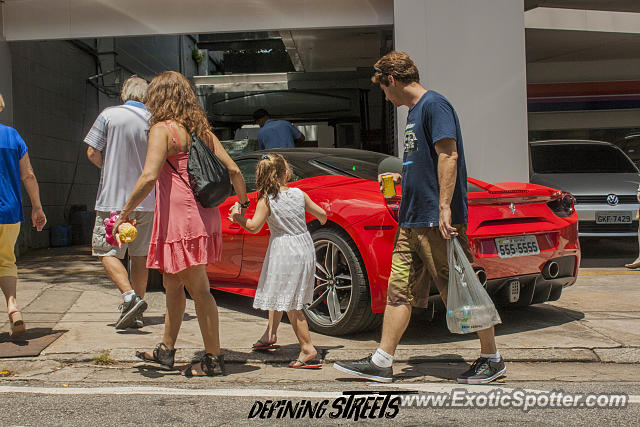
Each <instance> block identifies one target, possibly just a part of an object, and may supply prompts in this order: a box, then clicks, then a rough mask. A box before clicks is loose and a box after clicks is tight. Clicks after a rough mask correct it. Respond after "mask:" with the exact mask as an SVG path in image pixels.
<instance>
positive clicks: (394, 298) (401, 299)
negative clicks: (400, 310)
mask: <svg viewBox="0 0 640 427" xmlns="http://www.w3.org/2000/svg"><path fill="white" fill-rule="evenodd" d="M454 227H455V229H456V230H457V232H458V237H457V238H458V241H459V242H460V245H461V246H462V249H463V250H464V252H465V254H466V255H467V258H469V261H470V262H473V255H472V254H471V249H470V248H469V240H468V239H467V226H466V225H465V224H461V225H454ZM432 281H433V282H434V283H435V284H436V287H437V288H438V292H439V293H440V296H441V297H442V301H443V302H444V303H445V305H446V303H447V285H448V282H449V260H448V257H447V241H446V240H445V239H444V238H443V237H442V234H440V229H439V228H438V227H422V228H403V227H399V228H398V231H397V233H396V240H395V244H394V248H393V256H392V259H391V274H390V275H389V286H388V288H387V304H388V305H391V306H399V305H406V304H410V305H412V306H414V307H422V308H427V305H428V303H429V294H430V290H431V282H432Z"/></svg>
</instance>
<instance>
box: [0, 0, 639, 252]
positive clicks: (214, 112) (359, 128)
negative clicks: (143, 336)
mask: <svg viewBox="0 0 640 427" xmlns="http://www.w3.org/2000/svg"><path fill="white" fill-rule="evenodd" d="M8 3H10V4H15V3H17V2H14V1H12V0H9V2H8ZM378 3H382V2H378ZM594 3H595V2H589V1H584V0H583V1H580V0H575V1H563V0H548V1H544V0H531V1H529V0H526V1H524V3H523V5H524V9H523V15H524V26H525V29H524V35H525V46H524V47H523V48H524V51H525V55H526V86H527V87H526V89H527V99H526V103H527V108H528V114H527V118H528V120H527V124H528V130H527V132H528V138H529V140H538V139H550V138H579V139H597V140H603V141H608V142H613V143H615V144H618V145H620V146H625V144H626V146H629V147H632V148H631V149H634V148H633V147H635V145H636V144H637V145H639V146H640V114H638V110H640V84H639V83H638V74H637V70H638V69H640V31H638V29H637V28H640V27H636V28H635V30H634V29H633V28H631V29H629V28H628V27H625V26H623V25H622V24H619V25H618V26H617V27H616V26H615V25H614V26H613V27H611V28H609V27H607V28H595V30H594V29H593V28H582V27H579V26H576V27H570V26H569V28H565V27H562V28H549V27H548V26H546V25H544V24H543V23H544V22H546V21H544V20H543V19H542V18H541V16H543V14H544V13H560V11H562V12H563V13H564V12H565V11H568V12H567V13H572V11H573V12H576V11H577V12H580V13H582V12H584V13H593V14H599V13H613V14H621V15H620V18H621V19H620V20H618V22H622V21H624V20H623V19H622V18H625V19H631V20H632V22H637V19H638V18H637V16H638V14H639V13H640V7H639V6H638V4H637V2H634V1H625V0H620V1H607V2H598V3H599V5H594ZM5 6H6V5H5ZM6 16H7V14H6V13H5V22H6ZM554 16H556V15H554ZM594 16H596V17H597V16H599V15H594ZM617 16H618V15H616V17H617ZM633 19H635V21H633ZM541 23H542V24H541ZM6 25H7V24H5V26H6ZM397 30H398V29H397V28H395V27H394V25H390V24H382V25H368V26H367V25H358V26H353V27H350V26H342V27H332V28H296V29H287V28H284V27H283V28H282V29H279V30H259V31H258V30H252V31H230V32H217V31H212V32H195V33H180V34H176V33H173V34H162V35H159V34H154V35H144V36H133V35H122V36H109V37H79V38H61V37H51V38H48V39H29V38H28V37H23V38H22V39H21V38H20V37H16V38H13V39H12V38H11V37H7V40H9V41H6V42H5V41H3V42H1V43H0V59H2V61H3V62H4V63H8V64H10V72H9V76H8V77H7V75H6V74H3V76H2V78H1V79H0V91H1V92H2V93H3V94H4V95H5V99H10V100H11V102H9V103H8V106H7V109H6V110H5V111H4V112H3V113H0V119H1V120H2V122H3V123H6V124H9V125H11V126H13V127H16V128H17V129H19V131H20V133H21V134H22V136H23V137H24V139H25V141H27V144H28V145H29V147H30V153H31V159H32V163H33V165H34V169H35V171H36V174H37V176H38V180H39V182H40V185H41V191H42V193H43V199H44V204H45V210H46V211H47V215H48V217H49V223H50V225H49V226H48V229H51V228H52V227H54V226H68V225H71V224H72V223H74V224H76V225H77V224H78V223H81V224H82V226H84V225H86V224H84V223H85V222H90V219H89V218H88V217H87V216H88V214H82V212H87V213H88V212H91V211H92V208H93V203H94V201H95V193H96V189H97V184H98V181H99V170H97V169H96V168H94V167H93V165H91V164H90V163H89V162H88V161H87V159H86V157H85V156H84V151H85V150H84V145H83V143H82V140H83V138H84V135H85V134H86V132H87V131H88V129H89V127H90V126H91V124H92V123H93V120H94V119H95V117H97V114H98V113H99V111H101V110H102V109H104V108H106V107H108V106H110V105H116V104H118V103H119V102H120V100H119V90H120V85H121V83H122V82H123V80H124V79H126V77H128V76H129V75H132V74H137V75H140V76H142V77H144V78H146V79H151V78H152V77H153V76H154V75H155V74H157V73H159V72H161V71H164V70H175V71H179V72H181V73H183V74H185V75H186V76H187V77H188V78H190V79H191V80H192V81H193V82H194V86H195V88H196V92H197V94H198V96H199V99H200V102H201V104H202V106H203V107H204V108H205V110H206V112H207V114H208V117H209V119H210V121H211V123H212V125H213V127H214V129H215V132H216V134H217V135H218V136H219V138H220V139H221V140H222V141H224V143H225V146H226V147H227V148H228V149H229V150H230V151H234V150H236V151H242V150H248V149H253V148H255V140H256V134H257V127H256V126H255V124H254V123H253V120H252V117H251V115H252V112H253V111H254V110H255V109H257V108H265V109H267V110H268V111H270V113H271V115H272V116H274V117H275V118H279V119H286V120H289V121H291V122H292V123H294V125H296V126H297V127H298V128H299V129H300V130H301V131H302V132H303V133H304V134H305V136H306V141H305V142H304V143H303V144H304V145H305V146H311V147H348V148H358V149H365V150H372V151H377V152H382V153H388V154H399V153H398V146H397V143H396V140H397V138H396V134H397V129H398V127H399V125H398V124H397V112H396V110H395V109H394V108H393V107H392V106H391V105H390V104H389V103H388V102H385V100H384V95H383V94H382V92H381V91H380V90H379V88H378V87H376V86H375V85H373V84H372V83H371V82H370V76H371V74H372V69H371V66H372V64H373V63H374V62H375V60H376V59H377V58H378V57H379V56H381V55H382V54H384V53H386V52H388V51H390V50H391V49H394V48H397V47H398V46H397V34H396V33H397ZM472 66H473V64H471V65H470V67H472ZM427 77H429V76H427ZM436 89H437V88H436ZM445 94H446V93H445ZM477 108H479V109H481V108H482V104H481V103H480V105H479V106H478V107H477ZM498 125H499V124H498ZM463 132H464V128H463ZM467 138H468V140H469V141H473V140H474V135H471V134H470V135H468V136H467V133H466V132H465V141H467ZM470 144H471V142H470ZM514 144H526V141H519V142H514ZM627 152H628V150H627ZM638 152H639V153H640V149H638ZM478 178H483V177H482V176H478ZM25 203H28V201H25ZM25 210H26V211H25V214H26V215H27V216H28V213H29V212H28V211H29V206H25ZM24 228H27V227H24ZM76 228H78V227H76ZM72 238H73V239H75V242H76V243H77V242H78V241H80V240H82V239H84V238H86V236H85V235H82V233H75V234H73V235H72ZM50 244H51V232H49V233H39V234H38V233H32V232H31V231H29V230H28V229H27V230H26V231H25V230H24V229H23V232H22V235H21V238H20V245H19V250H21V251H22V250H25V249H26V248H28V247H46V246H49V245H50Z"/></svg>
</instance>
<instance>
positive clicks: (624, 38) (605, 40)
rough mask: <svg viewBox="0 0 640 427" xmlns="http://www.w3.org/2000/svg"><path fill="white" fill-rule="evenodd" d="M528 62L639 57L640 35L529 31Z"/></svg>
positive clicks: (526, 33)
mask: <svg viewBox="0 0 640 427" xmlns="http://www.w3.org/2000/svg"><path fill="white" fill-rule="evenodd" d="M525 40H526V49H527V63H533V62H571V61H598V60H612V59H629V58H640V34H625V33H603V32H588V31H562V30H537V29H527V30H526V32H525Z"/></svg>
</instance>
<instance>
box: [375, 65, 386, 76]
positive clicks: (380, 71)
mask: <svg viewBox="0 0 640 427" xmlns="http://www.w3.org/2000/svg"><path fill="white" fill-rule="evenodd" d="M373 71H375V72H376V73H382V74H387V73H385V72H384V71H382V70H381V69H380V68H378V67H376V66H375V65H374V66H373Z"/></svg>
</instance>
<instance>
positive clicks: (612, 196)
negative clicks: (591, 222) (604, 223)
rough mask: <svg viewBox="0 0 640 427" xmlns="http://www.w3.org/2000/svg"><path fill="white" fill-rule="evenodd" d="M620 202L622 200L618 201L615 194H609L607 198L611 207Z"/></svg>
mask: <svg viewBox="0 0 640 427" xmlns="http://www.w3.org/2000/svg"><path fill="white" fill-rule="evenodd" d="M619 202H620V200H618V196H616V195H615V194H609V195H608V196H607V203H609V204H610V205H611V206H615V205H617V204H618V203H619Z"/></svg>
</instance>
